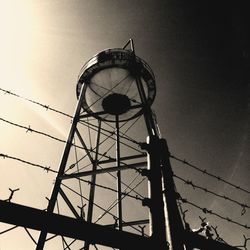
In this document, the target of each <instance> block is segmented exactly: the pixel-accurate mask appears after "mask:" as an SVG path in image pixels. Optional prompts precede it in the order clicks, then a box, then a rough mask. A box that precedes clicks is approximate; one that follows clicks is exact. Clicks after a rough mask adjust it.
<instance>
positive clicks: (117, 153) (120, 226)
mask: <svg viewBox="0 0 250 250" xmlns="http://www.w3.org/2000/svg"><path fill="white" fill-rule="evenodd" d="M115 128H116V166H117V167H118V168H119V167H120V165H121V162H120V161H121V160H120V157H121V156H120V129H119V116H118V115H116V120H115ZM117 200H118V211H117V212H118V229H119V230H120V231H122V187H121V171H120V170H118V171H117Z"/></svg>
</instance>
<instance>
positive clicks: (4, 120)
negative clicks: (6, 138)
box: [0, 117, 112, 159]
mask: <svg viewBox="0 0 250 250" xmlns="http://www.w3.org/2000/svg"><path fill="white" fill-rule="evenodd" d="M0 121H3V122H5V123H7V124H10V125H12V126H15V127H18V128H21V129H24V130H26V133H28V132H30V133H32V132H33V133H36V134H39V135H42V136H45V137H48V138H50V139H53V140H55V141H59V142H62V143H67V141H66V140H63V139H60V138H57V137H55V136H52V135H49V134H47V133H45V132H41V131H38V130H35V129H32V128H31V127H30V125H29V126H28V127H27V126H24V125H20V124H18V123H14V122H11V121H9V120H6V119H4V118H1V117H0ZM71 145H72V146H75V147H76V148H79V149H84V147H82V146H79V145H75V144H73V143H71ZM88 150H89V151H91V152H95V151H94V150H93V149H88ZM98 155H100V156H102V157H104V158H106V159H112V158H111V157H109V156H108V155H106V154H105V153H104V154H101V153H98Z"/></svg>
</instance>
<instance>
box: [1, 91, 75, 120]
mask: <svg viewBox="0 0 250 250" xmlns="http://www.w3.org/2000/svg"><path fill="white" fill-rule="evenodd" d="M0 91H2V92H3V93H4V94H8V95H12V96H15V97H18V98H21V99H23V100H25V101H28V102H30V103H33V104H36V105H39V106H41V107H42V108H45V109H46V110H51V111H53V112H55V113H59V114H61V115H64V116H67V117H69V118H73V117H72V116H71V115H69V114H66V113H64V112H62V111H59V110H57V109H54V108H51V107H50V106H49V105H45V104H42V103H40V102H37V101H34V100H31V99H29V98H26V97H23V96H21V95H19V94H16V93H14V92H11V91H9V90H5V89H3V88H0Z"/></svg>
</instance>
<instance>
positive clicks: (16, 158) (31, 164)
mask: <svg viewBox="0 0 250 250" xmlns="http://www.w3.org/2000/svg"><path fill="white" fill-rule="evenodd" d="M0 157H2V158H3V159H5V158H7V159H11V160H15V161H19V162H22V163H25V164H28V165H30V166H33V167H37V168H41V169H43V170H45V171H46V172H47V173H48V172H52V173H56V174H57V173H58V171H56V170H53V169H51V168H50V167H45V166H42V165H40V164H36V163H32V162H30V161H26V160H23V159H20V158H18V157H15V156H10V155H6V154H3V153H0Z"/></svg>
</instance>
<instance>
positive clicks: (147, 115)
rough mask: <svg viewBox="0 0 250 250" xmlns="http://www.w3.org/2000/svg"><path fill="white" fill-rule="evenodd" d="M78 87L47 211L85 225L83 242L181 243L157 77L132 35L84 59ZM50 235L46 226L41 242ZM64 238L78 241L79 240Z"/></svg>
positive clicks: (128, 245) (123, 245) (160, 248)
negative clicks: (158, 111)
mask: <svg viewBox="0 0 250 250" xmlns="http://www.w3.org/2000/svg"><path fill="white" fill-rule="evenodd" d="M76 94H77V98H78V102H77V105H76V109H75V113H74V116H73V119H72V122H71V127H70V131H69V135H68V140H67V143H66V145H65V149H64V152H63V155H62V158H61V162H60V166H59V172H58V176H57V178H56V180H55V184H54V188H53V190H52V194H51V197H50V199H49V203H48V207H47V212H48V213H51V214H52V213H60V214H65V215H67V216H72V217H74V218H76V220H77V221H78V222H79V223H85V224H83V225H88V226H89V227H88V228H89V230H87V231H83V232H82V235H83V236H82V237H83V239H84V242H81V243H80V244H82V249H85V250H88V249H90V248H91V249H94V247H95V248H96V249H98V248H97V246H98V245H105V246H108V247H111V248H116V249H124V250H125V249H127V250H128V249H152V248H154V249H157V250H164V249H169V247H170V249H171V248H173V249H183V243H182V240H181V239H180V234H181V233H182V231H181V230H183V228H182V222H181V219H180V216H179V212H178V208H177V205H176V197H175V190H174V183H173V178H172V171H171V166H170V162H169V158H168V150H167V146H166V141H165V140H163V139H161V138H160V135H159V131H158V126H157V124H156V119H155V116H154V115H153V114H152V110H151V104H152V103H153V101H154V98H155V95H156V88H155V77H154V74H153V71H152V70H151V69H150V67H149V66H148V64H147V63H146V62H145V61H144V60H142V59H141V58H139V57H138V56H136V54H135V50H134V44H133V40H131V39H130V40H129V41H128V43H127V44H126V45H125V46H124V47H123V48H115V49H106V50H104V51H102V52H100V53H98V54H97V55H95V56H93V57H92V58H91V59H90V60H89V61H88V62H87V63H85V65H84V66H83V67H82V69H81V71H80V74H79V77H78V82H77V87H76ZM145 179H146V181H145ZM62 227H63V226H62ZM92 227H93V231H91V230H92V229H91V228H92ZM65 230H67V229H65ZM68 230H72V231H74V230H75V228H68ZM99 230H100V231H99ZM71 237H72V236H71ZM50 238H53V236H48V231H47V230H46V228H45V229H44V230H42V231H41V233H40V236H39V240H38V244H37V249H39V250H40V249H43V248H44V246H45V245H46V244H47V242H48V241H49V240H50ZM80 238H81V237H80ZM63 244H64V247H65V248H64V249H70V246H72V249H74V244H76V240H66V239H63Z"/></svg>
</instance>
